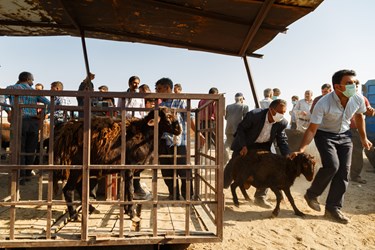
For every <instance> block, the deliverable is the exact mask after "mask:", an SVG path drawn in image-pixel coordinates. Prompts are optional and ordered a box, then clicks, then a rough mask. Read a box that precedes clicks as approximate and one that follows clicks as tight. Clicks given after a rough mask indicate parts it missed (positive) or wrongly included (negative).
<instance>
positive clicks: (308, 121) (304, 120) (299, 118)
mask: <svg viewBox="0 0 375 250" xmlns="http://www.w3.org/2000/svg"><path fill="white" fill-rule="evenodd" d="M298 120H301V121H305V122H309V121H310V120H306V119H302V118H298Z"/></svg>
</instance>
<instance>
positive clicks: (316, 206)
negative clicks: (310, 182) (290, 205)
mask: <svg viewBox="0 0 375 250" xmlns="http://www.w3.org/2000/svg"><path fill="white" fill-rule="evenodd" d="M303 197H304V198H305V200H306V202H307V205H309V207H310V208H312V209H314V210H315V211H318V212H319V211H321V209H320V204H319V201H318V199H317V198H312V199H310V198H309V196H308V195H307V194H305V196H303Z"/></svg>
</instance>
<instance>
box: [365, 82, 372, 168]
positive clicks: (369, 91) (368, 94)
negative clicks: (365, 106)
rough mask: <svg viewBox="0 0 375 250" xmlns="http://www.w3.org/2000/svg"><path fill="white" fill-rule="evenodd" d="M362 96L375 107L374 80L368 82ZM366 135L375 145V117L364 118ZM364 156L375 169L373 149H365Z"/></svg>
mask: <svg viewBox="0 0 375 250" xmlns="http://www.w3.org/2000/svg"><path fill="white" fill-rule="evenodd" d="M363 95H364V96H366V97H367V99H368V100H369V102H370V105H371V106H372V107H375V79H372V80H368V81H367V82H366V83H365V86H364V88H363ZM366 133H367V137H368V139H369V140H370V141H371V142H372V144H374V145H375V117H374V116H372V117H369V116H368V117H366ZM365 154H366V156H367V159H368V160H369V162H370V163H371V165H372V166H373V167H374V168H375V149H374V147H373V148H372V149H371V150H367V149H365Z"/></svg>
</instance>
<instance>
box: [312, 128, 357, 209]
mask: <svg viewBox="0 0 375 250" xmlns="http://www.w3.org/2000/svg"><path fill="white" fill-rule="evenodd" d="M314 140H315V145H316V147H317V148H318V150H319V154H320V158H321V159H322V165H323V166H322V167H321V168H320V169H319V171H318V173H317V174H316V176H315V178H314V181H313V182H312V184H311V187H310V188H309V189H308V190H307V195H308V197H310V198H315V197H318V196H320V195H321V194H322V193H323V192H324V190H325V189H326V188H327V186H328V185H329V184H330V183H331V186H330V188H329V192H328V196H327V200H326V209H328V210H334V209H341V208H342V206H343V202H344V194H345V192H346V189H347V187H348V175H349V169H350V164H351V160H352V149H353V144H352V140H351V132H350V130H348V131H346V132H345V133H342V134H335V133H328V132H324V131H321V130H318V131H317V132H316V135H315V138H314Z"/></svg>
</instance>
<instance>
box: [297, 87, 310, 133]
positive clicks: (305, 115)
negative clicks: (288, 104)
mask: <svg viewBox="0 0 375 250" xmlns="http://www.w3.org/2000/svg"><path fill="white" fill-rule="evenodd" d="M312 96H313V92H312V91H311V90H306V91H305V98H304V99H302V100H299V101H298V102H297V104H296V106H294V108H293V112H294V114H295V115H296V122H297V130H300V131H302V132H305V130H306V129H307V127H308V126H309V123H310V116H311V113H310V109H311V105H312V103H313V99H312Z"/></svg>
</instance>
